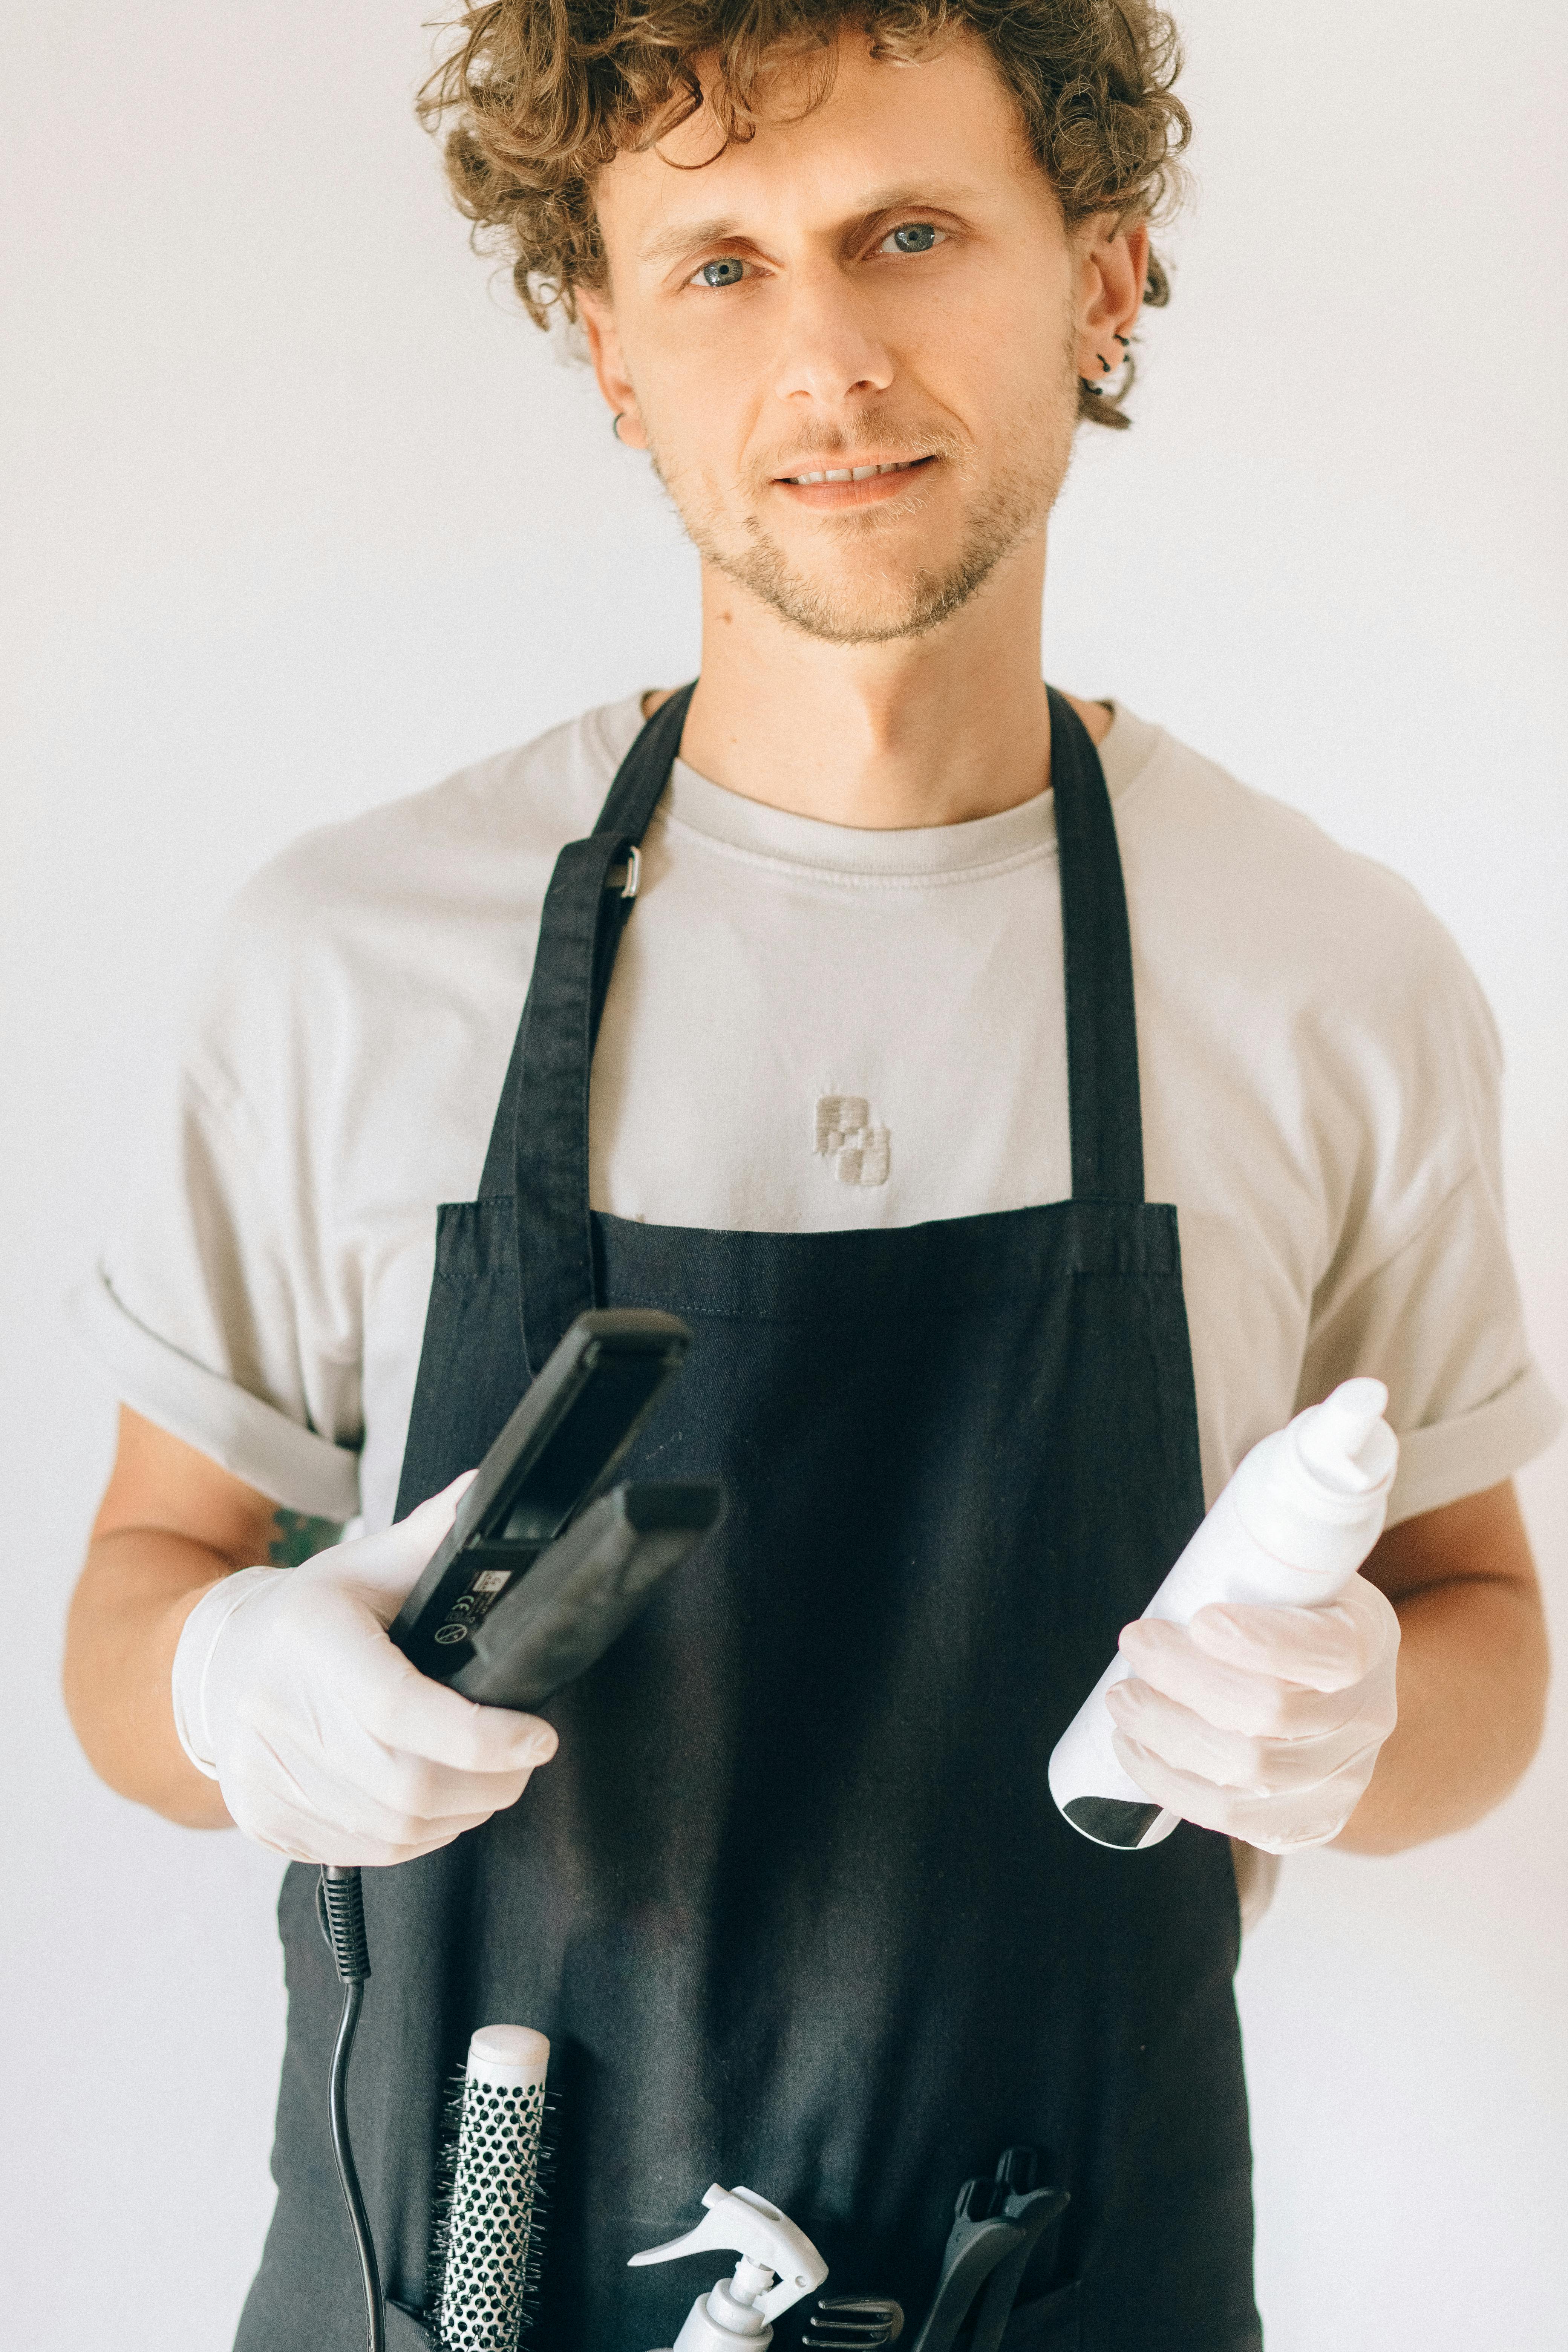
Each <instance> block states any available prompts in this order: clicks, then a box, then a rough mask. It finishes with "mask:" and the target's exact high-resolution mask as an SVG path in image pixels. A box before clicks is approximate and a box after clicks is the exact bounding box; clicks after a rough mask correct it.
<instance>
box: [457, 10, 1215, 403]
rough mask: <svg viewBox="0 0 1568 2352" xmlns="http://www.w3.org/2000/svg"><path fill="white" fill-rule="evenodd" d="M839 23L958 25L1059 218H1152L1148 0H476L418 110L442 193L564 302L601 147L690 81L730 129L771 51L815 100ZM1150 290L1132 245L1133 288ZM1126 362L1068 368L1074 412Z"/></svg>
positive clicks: (689, 91) (887, 42)
mask: <svg viewBox="0 0 1568 2352" xmlns="http://www.w3.org/2000/svg"><path fill="white" fill-rule="evenodd" d="M845 25H851V26H856V27H858V29H859V30H861V31H862V32H863V33H864V34H865V35H866V36H867V37H868V39H869V40H870V42H871V44H872V47H873V49H874V52H875V53H876V54H877V55H878V56H880V57H889V58H917V57H919V56H920V55H921V53H922V52H924V51H927V50H929V49H930V48H931V46H932V45H933V44H934V43H937V42H939V41H941V40H942V38H943V37H946V36H948V35H951V34H952V33H955V32H959V31H967V32H970V33H972V34H973V35H975V36H976V37H978V38H979V39H981V40H983V41H984V43H985V44H986V46H987V47H988V48H989V49H990V51H991V53H992V56H993V57H994V59H995V61H996V66H997V69H998V71H999V72H1000V74H1001V76H1002V79H1003V81H1004V82H1005V85H1006V87H1007V89H1009V90H1010V91H1011V92H1012V94H1013V96H1014V98H1015V99H1016V101H1017V104H1018V107H1019V110H1020V112H1021V114H1022V116H1023V121H1024V126H1025V131H1026V135H1027V138H1028V140H1029V143H1030V146H1031V148H1032V150H1033V152H1034V153H1035V155H1036V157H1037V160H1038V162H1039V163H1040V165H1041V167H1042V169H1043V170H1044V171H1045V172H1046V173H1047V175H1048V177H1049V179H1050V181H1051V184H1052V185H1053V187H1054V188H1055V189H1056V192H1057V194H1058V198H1059V200H1060V202H1061V205H1062V209H1063V213H1064V215H1065V216H1066V218H1067V221H1068V224H1069V226H1070V225H1072V224H1073V223H1075V222H1078V221H1080V220H1084V219H1087V218H1088V217H1089V215H1092V214H1095V213H1111V214H1114V215H1118V216H1119V217H1120V218H1121V221H1122V222H1123V223H1131V222H1132V221H1137V220H1158V219H1160V218H1162V217H1163V216H1164V215H1166V214H1167V213H1168V212H1169V210H1170V209H1171V208H1172V207H1173V204H1174V202H1175V201H1176V199H1177V197H1178V195H1179V194H1180V188H1181V167H1180V165H1179V164H1178V163H1177V161H1176V159H1177V157H1178V156H1179V155H1180V153H1181V152H1182V150H1183V149H1184V147H1185V145H1186V143H1187V141H1188V139H1189V138H1190V137H1191V134H1192V123H1191V121H1190V118H1189V117H1188V114H1187V110H1186V109H1185V107H1184V105H1183V104H1182V102H1181V100H1180V99H1178V98H1177V97H1176V96H1175V94H1174V90H1173V84H1174V82H1175V79H1176V76H1177V74H1178V72H1179V71H1180V68H1181V63H1182V53H1181V46H1180V42H1179V39H1178V37H1177V33H1176V28H1175V26H1174V25H1173V22H1172V20H1171V18H1170V17H1169V16H1167V15H1166V14H1165V13H1164V12H1163V10H1162V9H1160V8H1157V7H1154V6H1152V5H1149V0H852V5H845V0H489V4H488V5H483V6H479V7H471V8H468V9H466V10H465V11H464V13H463V14H462V16H459V17H458V18H457V19H456V20H455V21H454V23H453V25H452V26H451V27H450V30H451V33H452V36H453V38H452V40H451V43H450V46H449V47H448V48H447V53H446V55H445V56H444V57H443V58H441V59H440V61H439V63H438V64H437V68H436V69H435V71H434V72H433V73H432V75H431V76H430V79H429V80H428V81H427V82H426V85H425V87H424V89H422V90H421V92H420V95H419V112H420V115H421V118H422V120H423V121H425V123H426V126H427V127H428V128H429V129H431V130H436V129H437V128H438V127H440V126H441V125H443V124H445V123H447V122H448V121H449V123H450V128H449V130H448V131H447V141H446V160H447V178H448V180H449V182H450V184H451V188H452V193H453V194H454V196H455V197H456V199H457V202H458V208H459V209H460V210H461V211H462V212H463V213H465V214H466V215H468V219H469V220H471V221H472V222H473V223H474V226H475V232H476V236H477V237H480V238H485V239H488V240H489V241H493V242H494V243H495V244H497V245H499V247H500V249H501V251H502V252H503V253H504V254H505V255H506V256H507V257H508V258H509V259H510V264H511V274H512V280H513V283H514V284H515V286H516V288H517V290H518V293H519V295H520V296H521V299H522V301H523V303H524V304H525V306H526V308H527V310H528V312H529V315H530V316H531V318H532V319H533V320H534V322H535V323H536V325H539V326H545V325H547V324H548V323H549V315H550V310H551V307H552V305H559V306H560V308H561V309H562V310H564V312H565V314H566V316H567V317H568V318H573V317H574V316H575V315H576V312H575V304H574V289H576V288H577V287H579V286H586V287H599V286H602V285H603V284H604V282H605V249H604V245H603V242H602V240H601V238H600V235H599V226H598V221H597V218H596V215H595V206H594V179H595V173H598V172H600V171H601V170H602V169H603V168H604V166H605V164H606V163H608V162H609V161H610V159H611V157H612V156H614V155H616V153H618V152H620V151H622V150H623V149H628V148H630V149H644V148H647V147H650V146H652V145H653V144H654V142H656V141H657V140H658V139H659V138H661V137H662V136H664V135H665V133H666V132H668V131H670V130H671V129H672V128H673V127H674V126H675V125H676V124H677V123H679V122H682V121H685V120H686V119H687V118H688V117H689V115H691V114H693V113H695V112H696V111H697V110H698V109H699V108H700V106H701V105H702V103H703V100H704V95H705V94H706V99H707V102H708V104H709V106H710V108H711V109H712V110H713V111H714V112H715V113H716V115H717V116H718V118H719V121H720V123H721V127H722V129H723V130H724V132H725V134H726V137H727V138H729V139H732V140H738V139H747V138H750V137H751V136H752V133H753V131H755V128H756V124H757V120H758V113H759V107H760V103H761V100H762V99H763V95H764V89H763V84H764V76H765V74H766V73H767V72H768V71H769V70H770V69H771V68H774V67H776V66H778V65H779V64H781V63H789V62H795V61H798V62H802V63H805V65H806V66H807V67H808V68H811V70H812V75H813V80H812V83H811V86H810V100H809V102H811V103H817V102H819V101H820V100H821V98H822V97H823V96H824V95H825V94H826V89H827V88H828V86H829V83H830V81H831V78H832V71H833V47H834V42H835V39H836V37H837V34H838V31H839V29H840V27H841V26H845ZM699 59H701V60H704V61H705V64H706V68H707V78H708V79H707V89H706V93H705V92H704V88H703V84H702V82H701V81H700V79H699V76H698V68H697V61H698V60H699ZM1169 297H1170V285H1169V279H1168V278H1167V275H1166V272H1165V269H1164V268H1163V264H1162V263H1161V262H1160V261H1159V260H1158V259H1157V258H1155V257H1151V259H1150V265H1149V280H1148V285H1147V288H1146V289H1145V299H1146V300H1147V301H1148V302H1149V303H1151V304H1152V305H1155V306H1159V305H1162V304H1163V303H1164V302H1166V301H1167V300H1168V299H1169ZM1134 373H1135V370H1134V367H1133V365H1132V362H1131V354H1130V355H1129V360H1128V364H1127V365H1126V367H1125V368H1124V369H1123V371H1122V373H1121V381H1120V383H1118V384H1117V386H1116V387H1115V388H1114V390H1112V389H1111V387H1110V386H1107V387H1106V389H1105V391H1104V392H1100V390H1099V389H1098V387H1094V386H1090V385H1084V386H1082V387H1081V389H1080V392H1079V415H1080V416H1082V417H1084V418H1086V419H1089V420H1092V421H1093V422H1094V423H1095V424H1097V425H1127V424H1128V423H1129V422H1130V420H1129V418H1128V417H1127V415H1125V413H1124V411H1123V406H1122V404H1123V402H1124V400H1125V398H1126V395H1127V394H1128V392H1129V391H1130V390H1131V382H1132V377H1133V374H1134Z"/></svg>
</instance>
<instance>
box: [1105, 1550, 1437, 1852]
mask: <svg viewBox="0 0 1568 2352" xmlns="http://www.w3.org/2000/svg"><path fill="white" fill-rule="evenodd" d="M1398 1651H1399V1620H1398V1618H1397V1616H1396V1615H1395V1614H1394V1607H1393V1604H1392V1603H1391V1602H1390V1601H1388V1599H1387V1598H1386V1596H1385V1595H1384V1593H1382V1592H1380V1591H1378V1589H1377V1587H1376V1585H1375V1584H1369V1583H1368V1581H1367V1580H1366V1579H1365V1577H1363V1576H1352V1579H1351V1580H1350V1582H1349V1584H1347V1585H1346V1587H1345V1589H1344V1591H1342V1593H1341V1594H1340V1596H1339V1598H1338V1599H1337V1600H1335V1601H1330V1602H1328V1603H1327V1604H1326V1605H1325V1606H1323V1607H1321V1608H1317V1609H1300V1608H1292V1607H1289V1606H1286V1607H1275V1608H1262V1607H1240V1606H1220V1607H1213V1608H1208V1609H1200V1610H1199V1611H1198V1612H1197V1613H1196V1615H1195V1616H1194V1618H1193V1619H1192V1621H1191V1622H1190V1623H1189V1624H1187V1625H1172V1624H1167V1623H1166V1622H1164V1621H1163V1619H1159V1618H1153V1617H1141V1618H1140V1619H1139V1620H1138V1621H1137V1622H1136V1623H1135V1624H1131V1625H1128V1626H1124V1627H1123V1629H1122V1633H1121V1654H1122V1656H1123V1657H1124V1658H1125V1659H1126V1660H1127V1664H1128V1669H1129V1671H1128V1675H1127V1678H1126V1679H1125V1680H1124V1681H1122V1682H1120V1683H1116V1684H1113V1685H1112V1686H1111V1688H1110V1690H1109V1691H1108V1692H1107V1693H1106V1705H1107V1706H1109V1707H1110V1712H1111V1716H1112V1717H1113V1718H1114V1721H1115V1724H1116V1732H1115V1735H1114V1740H1113V1745H1114V1747H1115V1749H1116V1753H1117V1755H1118V1757H1119V1758H1120V1759H1121V1764H1122V1766H1123V1768H1124V1769H1125V1770H1127V1771H1128V1772H1130V1773H1131V1775H1132V1778H1133V1779H1134V1780H1136V1781H1137V1783H1138V1785H1139V1787H1140V1788H1141V1789H1144V1790H1147V1791H1148V1793H1149V1795H1150V1796H1151V1797H1152V1798H1153V1799H1154V1801H1155V1802H1156V1803H1158V1804H1161V1805H1164V1806H1167V1807H1168V1808H1169V1809H1170V1811H1173V1812H1175V1813H1179V1814H1180V1815H1181V1816H1182V1818H1183V1820H1184V1821H1189V1822H1198V1823H1199V1824H1200V1826H1201V1827H1202V1828H1204V1829H1210V1830H1222V1831H1224V1832H1226V1834H1227V1835H1229V1836H1231V1837H1236V1838H1241V1839H1243V1840H1244V1841H1245V1842H1246V1843H1247V1844H1248V1845H1255V1846H1259V1847H1261V1848H1262V1850H1263V1851H1264V1853H1290V1852H1292V1851H1294V1850H1295V1849H1296V1848H1297V1847H1300V1846H1310V1845H1325V1844H1327V1843H1328V1841H1329V1840H1330V1839H1331V1838H1333V1837H1337V1836H1338V1835H1339V1832H1341V1830H1342V1829H1343V1827H1344V1825H1345V1823H1346V1822H1348V1821H1349V1819H1350V1817H1351V1815H1352V1812H1353V1811H1354V1810H1355V1807H1356V1805H1357V1803H1358V1801H1360V1798H1361V1796H1362V1793H1363V1790H1364V1789H1365V1787H1366V1784H1367V1782H1368V1781H1369V1780H1371V1778H1372V1770H1373V1765H1374V1764H1375V1763H1376V1761H1377V1751H1378V1749H1379V1748H1381V1747H1382V1746H1383V1743H1384V1740H1385V1739H1386V1738H1388V1735H1389V1733H1390V1732H1391V1731H1392V1730H1393V1728H1394V1716H1395V1712H1396V1710H1395V1706H1394V1660H1395V1658H1396V1657H1397V1655H1398Z"/></svg>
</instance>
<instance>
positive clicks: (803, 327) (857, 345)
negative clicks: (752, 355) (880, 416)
mask: <svg viewBox="0 0 1568 2352" xmlns="http://www.w3.org/2000/svg"><path fill="white" fill-rule="evenodd" d="M868 310H869V305H868V303H867V301H866V299H865V297H864V296H863V295H859V294H858V289H855V288H854V287H853V286H852V285H851V284H850V282H849V279H848V277H847V273H846V272H845V271H844V270H843V269H842V268H835V267H834V266H833V265H832V264H831V263H823V264H820V265H818V266H817V267H816V268H809V269H805V270H800V271H796V272H794V273H792V276H791V280H790V285H789V294H788V299H787V301H786V302H785V304H784V316H783V320H782V325H781V332H780V336H779V344H778V352H777V357H776V362H775V366H774V375H773V391H774V394H775V396H776V397H777V398H778V399H780V400H787V401H789V402H791V403H792V404H796V405H797V406H798V404H811V405H814V406H817V407H823V408H836V407H839V406H841V405H842V404H843V403H844V402H846V401H848V400H855V399H859V398H864V397H866V396H868V395H874V394H879V393H884V392H886V391H887V389H888V387H889V384H890V383H892V381H893V376H894V373H896V371H895V368H894V363H893V357H892V353H891V352H889V349H888V346H887V344H886V343H885V342H884V341H882V339H881V338H880V336H879V335H878V334H877V333H876V331H875V321H874V320H873V318H872V317H871V316H869V315H868Z"/></svg>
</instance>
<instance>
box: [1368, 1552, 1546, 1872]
mask: <svg viewBox="0 0 1568 2352" xmlns="http://www.w3.org/2000/svg"><path fill="white" fill-rule="evenodd" d="M1394 1605H1395V1607H1396V1608H1397V1610H1398V1612H1399V1621H1400V1647H1399V1664H1398V1696H1399V1720H1398V1722H1397V1724H1396V1725H1395V1727H1394V1730H1393V1732H1392V1733H1391V1734H1390V1736H1389V1738H1388V1739H1387V1740H1386V1742H1385V1743H1384V1748H1383V1750H1382V1753H1381V1754H1380V1756H1379V1757H1378V1759H1377V1768H1376V1769H1375V1771H1374V1772H1373V1777H1372V1780H1371V1782H1370V1783H1369V1785H1368V1787H1367V1790H1366V1793H1365V1795H1364V1796H1363V1798H1362V1801H1361V1802H1360V1804H1359V1805H1358V1806H1357V1807H1356V1810H1355V1811H1354V1812H1353V1813H1352V1816H1351V1818H1350V1821H1349V1822H1348V1823H1347V1824H1346V1826H1345V1828H1344V1829H1343V1830H1342V1832H1341V1833H1340V1835H1339V1837H1338V1838H1336V1839H1335V1841H1334V1843H1335V1844H1336V1845H1338V1846H1342V1847H1343V1848H1345V1849H1347V1850H1348V1851H1349V1852H1351V1853H1399V1852H1401V1851H1402V1850H1403V1849H1404V1848H1405V1847H1406V1846H1413V1845H1420V1844H1421V1843H1423V1842H1424V1841H1425V1840H1426V1839H1427V1838H1436V1837H1445V1836H1447V1834H1448V1833H1449V1832H1452V1831H1454V1830H1461V1829H1465V1828H1468V1825H1469V1824H1470V1822H1477V1821H1479V1820H1480V1819H1481V1817H1482V1815H1483V1814H1485V1813H1488V1812H1489V1811H1491V1809H1492V1807H1493V1806H1494V1805H1496V1804H1499V1803H1500V1801H1501V1800H1502V1799H1503V1798H1504V1797H1506V1796H1507V1794H1508V1792H1509V1790H1510V1789H1511V1788H1512V1787H1513V1786H1514V1784H1515V1782H1516V1781H1517V1780H1519V1779H1520V1777H1521V1774H1522V1772H1523V1771H1524V1769H1525V1767H1526V1766H1527V1765H1528V1764H1529V1762H1530V1759H1531V1757H1532V1756H1533V1755H1534V1753H1535V1750H1536V1748H1537V1746H1538V1744H1539V1742H1540V1738H1541V1728H1542V1717H1543V1714H1544V1709H1545V1698H1546V1682H1547V1648H1546V1633H1545V1627H1544V1624H1543V1622H1542V1612H1541V1603H1540V1599H1539V1595H1538V1594H1537V1593H1536V1591H1534V1589H1533V1587H1532V1586H1531V1585H1527V1584H1523V1583H1521V1582H1517V1581H1508V1580H1493V1579H1491V1578H1488V1577H1477V1578H1474V1579H1464V1580H1456V1581H1450V1582H1445V1583H1442V1584H1438V1585H1435V1586H1432V1587H1429V1588H1428V1589H1426V1590H1425V1591H1413V1592H1409V1593H1405V1594H1402V1595H1399V1596H1396V1598H1395V1601H1394Z"/></svg>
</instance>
